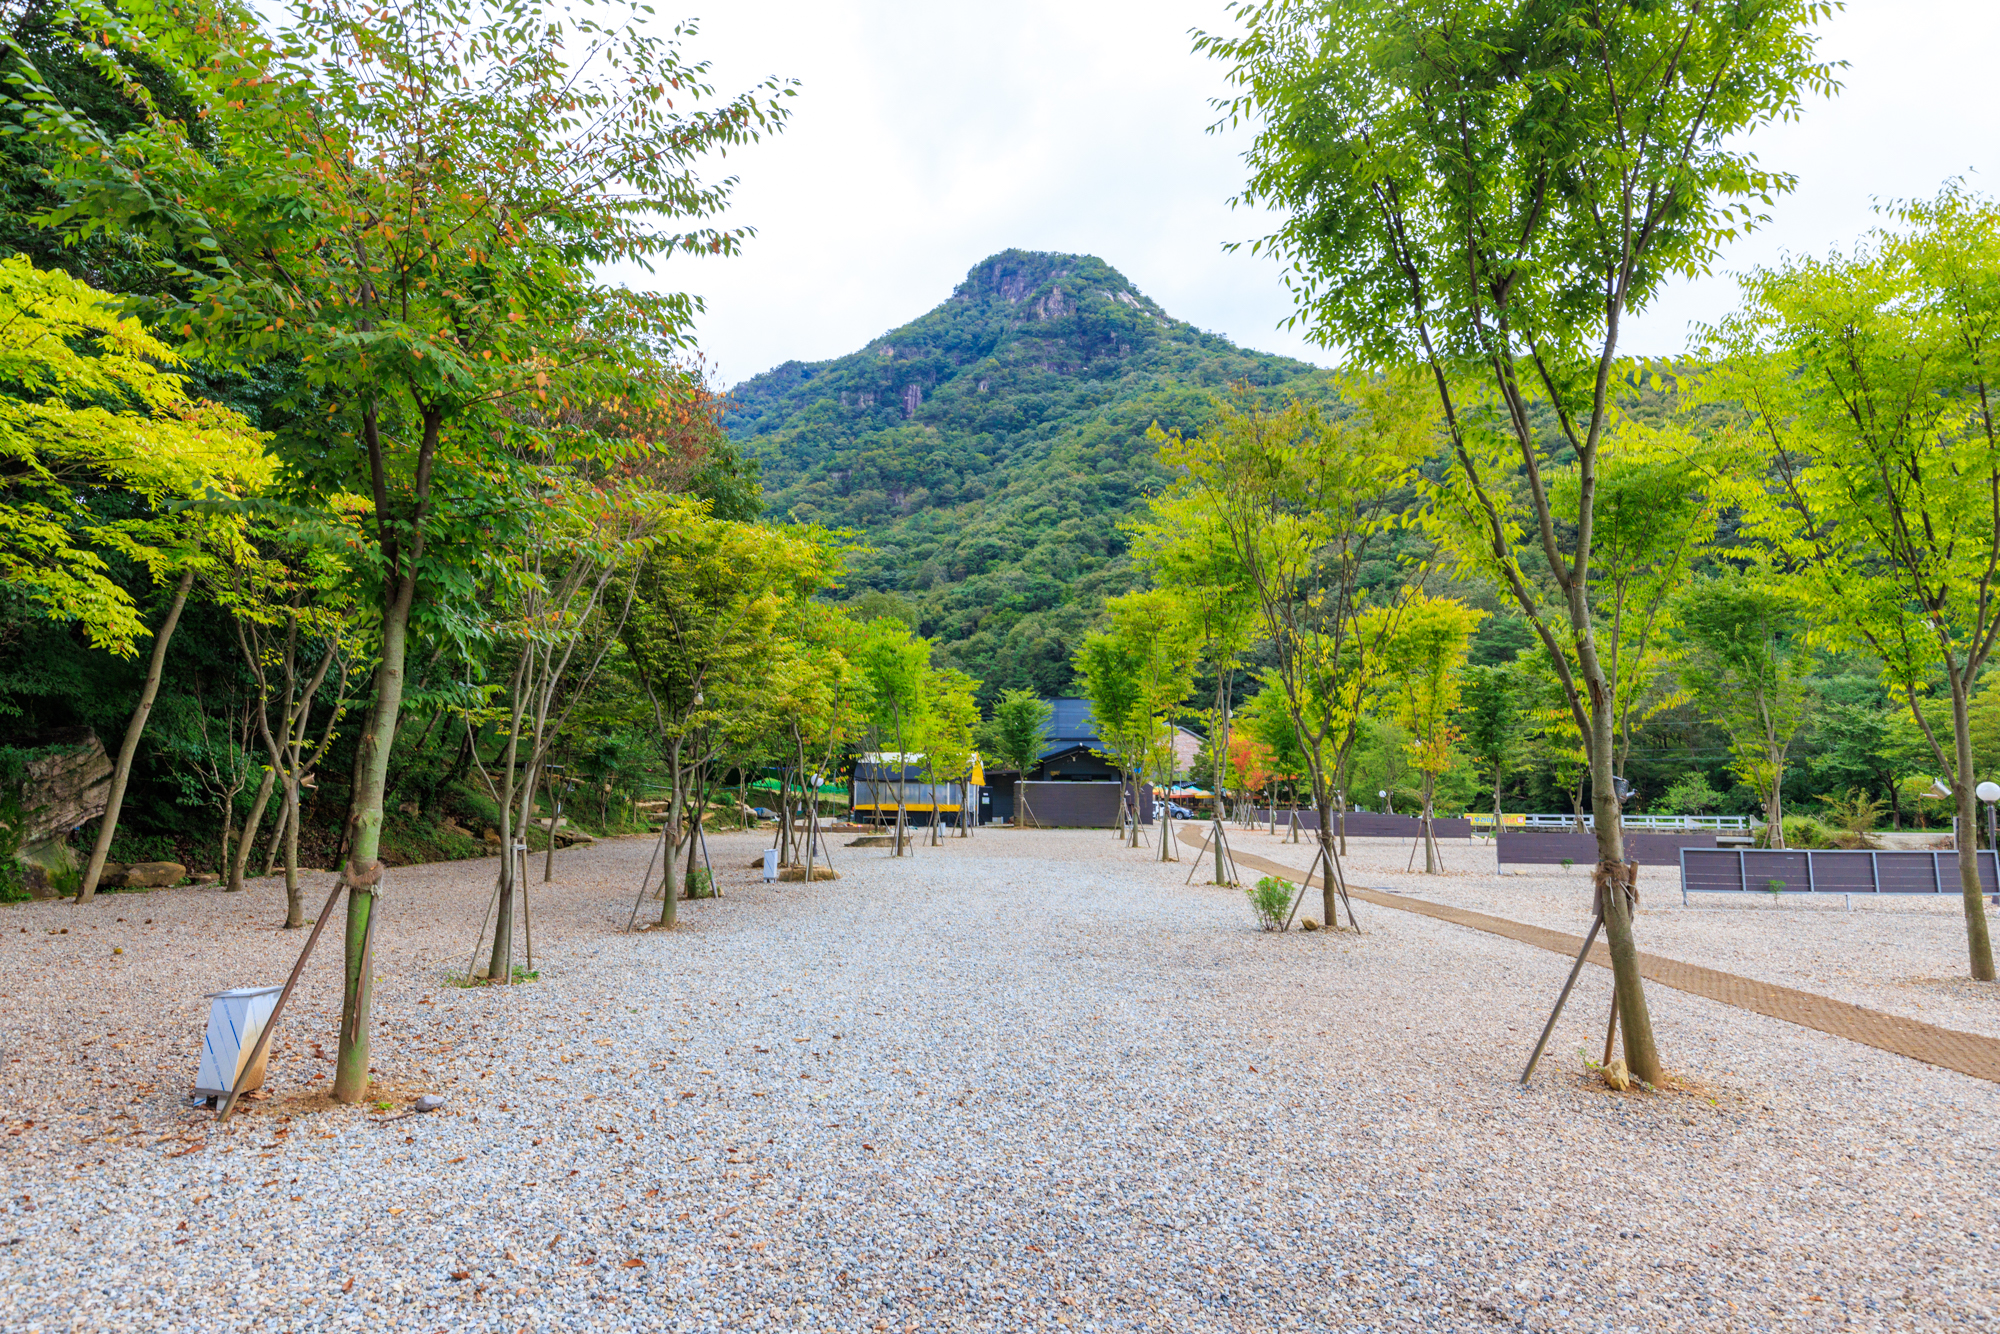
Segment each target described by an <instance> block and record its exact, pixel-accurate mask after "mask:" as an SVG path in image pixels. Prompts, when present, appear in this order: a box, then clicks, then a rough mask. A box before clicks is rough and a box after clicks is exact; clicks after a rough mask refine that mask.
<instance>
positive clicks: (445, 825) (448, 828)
mask: <svg viewBox="0 0 2000 1334" xmlns="http://www.w3.org/2000/svg"><path fill="white" fill-rule="evenodd" d="M438 828H440V829H442V830H444V832H445V833H447V834H456V835H458V836H459V837H460V838H469V839H473V840H474V841H477V840H478V835H476V834H474V833H473V832H472V831H471V830H470V829H467V828H466V827H465V826H464V825H462V824H460V823H459V822H458V821H456V820H440V821H438Z"/></svg>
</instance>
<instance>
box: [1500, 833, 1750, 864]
mask: <svg viewBox="0 0 2000 1334" xmlns="http://www.w3.org/2000/svg"><path fill="white" fill-rule="evenodd" d="M1495 842H1496V843H1497V845H1498V847H1499V852H1498V856H1499V859H1500V864H1501V865H1502V866H1509V865H1512V866H1559V865H1561V864H1562V863H1563V862H1565V861H1567V862H1571V863H1573V864H1575V865H1577V866H1595V865H1597V837H1596V836H1595V835H1594V834H1578V833H1574V832H1572V833H1566V834H1565V833H1558V832H1556V831H1555V830H1543V829H1528V830H1514V829H1503V830H1502V831H1501V832H1500V836H1499V838H1498V839H1496V840H1495ZM1714 847H1715V835H1714V834H1697V833H1692V832H1690V833H1684V834H1638V833H1627V834H1626V835H1625V855H1626V856H1627V857H1629V858H1631V859H1632V860H1633V861H1635V862H1637V863H1639V865H1641V866H1679V865H1680V864H1681V849H1683V848H1689V849H1710V850H1712V849H1713V848H1714ZM1732 855H1733V854H1732ZM1732 874H1733V872H1732Z"/></svg>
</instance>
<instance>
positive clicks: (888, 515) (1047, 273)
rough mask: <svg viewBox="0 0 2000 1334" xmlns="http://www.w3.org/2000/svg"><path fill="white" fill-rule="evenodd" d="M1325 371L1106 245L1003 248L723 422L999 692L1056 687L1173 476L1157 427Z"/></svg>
mask: <svg viewBox="0 0 2000 1334" xmlns="http://www.w3.org/2000/svg"><path fill="white" fill-rule="evenodd" d="M1321 374H1322V372H1320V371H1318V370H1317V369H1316V368H1314V367H1312V366H1310V365H1307V364H1306V363H1305V362H1301V361H1294V360H1292V359H1290V358H1287V357H1276V356H1267V355H1264V354H1262V353H1257V352H1246V351H1244V350H1243V349H1241V348H1239V347H1237V346H1236V345H1234V344H1233V343H1231V342H1229V340H1227V339H1225V338H1220V337H1217V336H1216V335H1214V334H1208V333H1203V332H1201V331H1200V330H1198V329H1196V328H1194V327H1193V326H1191V325H1188V324H1184V323H1182V322H1181V321H1179V320H1176V319H1174V318H1172V317H1171V316H1169V315H1168V314H1167V313H1166V312H1165V311H1164V310H1162V309H1161V308H1160V307H1159V305H1158V304H1156V303H1155V302H1153V301H1152V300H1150V299H1149V298H1148V297H1146V296H1145V294H1143V293H1141V292H1139V291H1137V290H1136V289H1134V288H1133V286H1132V284H1131V283H1129V282H1127V281H1126V279H1125V278H1124V276H1123V275H1122V274H1120V273H1119V272H1118V271H1117V270H1116V269H1114V268H1112V267H1111V266H1110V265H1108V264H1106V263H1105V262H1104V261H1102V260H1100V259H1097V258H1094V257H1093V256H1089V255H1054V254H1042V253H1036V252H1030V251H1023V250H1009V251H1006V252H1004V253H1002V254H998V255H995V256H993V257H992V258H990V259H987V260H985V261H983V262H981V263H980V264H978V265H977V266H975V267H974V268H973V270H972V272H971V273H969V274H967V275H966V279H965V281H964V282H963V283H962V284H960V285H959V287H958V290H957V291H955V292H954V293H952V296H951V299H950V300H948V301H946V302H945V303H944V304H942V305H940V306H938V307H936V308H935V309H933V310H932V311H930V312H929V313H928V314H926V315H924V316H922V317H920V318H919V319H917V320H914V321H912V322H911V323H909V324H906V325H904V326H903V327H902V328H900V329H896V330H893V331H891V332H889V333H887V334H884V335H883V336H882V337H881V338H879V339H877V340H875V341H874V342H872V343H870V344H869V345H868V346H867V347H865V348H863V349H862V350H861V351H859V352H855V353H852V354H850V355H848V356H845V357H841V358H838V359H837V360H834V361H823V362H816V363H812V364H807V363H803V362H796V361H793V362H787V363H785V364H784V365H782V366H779V367H777V368H775V369H773V370H771V371H767V372H766V373H764V374H762V375H759V376H757V377H756V378H754V379H752V380H749V381H746V382H745V383H743V384H741V385H738V386H737V387H736V389H735V390H734V392H733V398H734V407H733V410H732V412H731V415H730V416H729V417H728V419H727V422H728V427H729V432H730V434H731V435H732V436H733V437H734V438H735V439H736V440H737V441H738V443H739V444H740V445H741V446H742V448H743V449H744V452H745V453H746V454H748V455H750V456H752V457H755V458H756V459H757V460H758V462H759V465H760V466H761V468H762V470H763V481H764V494H765V499H766V502H767V505H768V508H769V511H770V513H771V514H772V515H773V517H783V516H786V515H790V516H792V517H794V518H796V519H799V520H801V521H812V522H817V523H824V524H829V525H833V526H837V527H847V528H853V529H857V530H859V531H860V532H862V533H864V534H865V535H866V539H867V541H868V542H869V544H870V545H871V546H873V547H875V548H876V550H875V551H874V552H872V553H871V554H869V555H867V556H865V557H863V558H861V560H860V561H859V562H858V563H857V565H856V567H855V571H854V574H853V577H852V578H851V579H850V580H849V585H848V586H849V590H850V592H851V594H852V595H854V596H857V597H861V596H870V595H872V597H871V600H873V601H885V600H886V598H887V597H894V598H896V599H898V600H900V601H901V602H902V603H904V604H906V605H907V607H908V609H909V610H910V612H911V613H913V615H914V618H915V620H916V622H917V628H918V630H919V631H920V632H921V633H923V634H925V635H928V636H930V637H932V638H933V639H935V640H937V641H938V642H939V643H940V644H942V645H943V646H944V652H945V656H946V657H947V658H948V659H949V660H951V661H952V662H953V663H954V665H957V666H960V667H963V668H964V669H965V670H966V671H969V672H971V673H972V674H973V675H975V676H978V677H980V678H981V679H982V680H983V681H985V682H986V691H985V694H986V695H987V697H989V698H990V697H991V696H992V695H993V694H996V693H998V691H1000V690H1002V689H1007V688H1011V687H1017V686H1026V687H1030V688H1033V689H1036V690H1039V691H1041V692H1042V693H1044V694H1045V695H1060V694H1065V693H1068V691H1069V686H1070V681H1071V674H1070V666H1069V659H1070V654H1071V653H1072V652H1073V651H1074V649H1075V646H1076V644H1077V641H1078V640H1079V639H1080V638H1081V637H1082V635H1083V633H1084V632H1085V631H1086V630H1087V629H1088V628H1089V627H1090V623H1091V621H1092V620H1093V618H1094V617H1095V616H1096V614H1097V609H1098V606H1099V605H1100V603H1101V602H1102V600H1103V598H1104V597H1105V596H1106V595H1107V594H1111V593H1118V592H1122V591H1123V590H1124V589H1125V588H1126V586H1127V585H1128V583H1129V578H1130V574H1129V567H1128V565H1127V562H1126V557H1125V543H1124V540H1123V536H1122V534H1120V533H1119V531H1118V523H1119V521H1120V520H1121V519H1123V518H1125V517H1126V516H1127V515H1128V514H1130V513H1131V512H1132V511H1133V510H1134V508H1135V507H1136V506H1137V505H1138V504H1139V503H1140V501H1141V500H1142V499H1143V497H1145V496H1146V495H1147V494H1149V493H1151V492H1153V491H1156V490H1158V489H1159V487H1160V486H1161V485H1162V484H1163V482H1164V480H1165V479H1164V476H1163V474H1162V473H1161V472H1160V470H1159V469H1157V468H1156V467H1155V466H1154V465H1153V462H1152V451H1151V449H1150V447H1149V446H1148V445H1147V443H1146V429H1147V427H1148V426H1150V425H1151V424H1152V423H1153V422H1155V421H1158V422H1159V423H1161V424H1162V425H1164V426H1168V427H1176V426H1177V427H1179V428H1181V429H1182V430H1190V431H1191V430H1196V429H1199V427H1200V426H1201V424H1202V423H1203V422H1204V421H1205V420H1206V418H1207V416H1208V413H1209V406H1208V405H1209V401H1210V396H1211V395H1212V394H1214V393H1216V392H1218V391H1222V390H1225V389H1227V388H1228V387H1229V386H1230V385H1232V384H1238V383H1242V384H1248V385H1251V386H1256V387H1259V388H1263V389H1280V390H1282V389H1284V388H1287V387H1291V386H1294V385H1296V386H1297V387H1298V388H1300V389H1304V388H1305V387H1306V382H1307V381H1308V380H1310V379H1311V378H1313V377H1317V376H1319V375H1321Z"/></svg>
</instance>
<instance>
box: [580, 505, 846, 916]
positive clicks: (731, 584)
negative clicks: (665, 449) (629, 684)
mask: <svg viewBox="0 0 2000 1334" xmlns="http://www.w3.org/2000/svg"><path fill="white" fill-rule="evenodd" d="M678 506H679V509H680V513H679V514H677V515H675V516H673V517H671V518H664V519H662V520H661V521H660V522H659V524H658V528H657V530H656V532H655V535H654V539H653V541H652V543H651V546H650V549H649V551H648V553H647V556H646V559H645V562H644V564H643V565H642V566H641V567H640V569H639V571H638V573H637V576H636V578H635V580H634V586H633V587H632V588H631V589H629V590H626V592H625V593H624V594H623V595H622V596H621V599H620V600H626V599H629V600H630V602H631V608H632V609H631V611H630V613H628V614H627V615H626V617H625V621H624V625H623V627H622V629H621V630H620V632H619V637H620V639H621V640H622V641H623V644H624V648H625V658H626V661H627V662H629V663H630V664H631V667H632V670H633V672H634V674H635V675H636V676H637V678H638V682H639V685H640V688H641V689H642V690H643V691H644V692H645V696H646V701H647V703H648V705H649V706H650V707H651V709H652V713H653V721H654V726H655V728H656V729H657V735H658V736H659V738H660V748H661V751H662V753H663V754H664V756H665V758H666V762H667V773H668V778H669V781H670V784H671V789H672V790H671V792H670V794H669V804H668V817H667V822H666V827H665V830H664V831H663V834H662V840H663V842H664V843H665V844H666V845H667V846H668V848H669V851H668V853H667V862H666V864H667V867H668V870H669V874H668V875H667V876H666V878H665V882H664V892H663V896H662V903H661V907H660V919H659V925H660V927H661V928H663V929H666V928H671V927H673V926H674V925H675V924H676V923H677V922H678V921H679V918H680V910H679V893H678V892H677V891H676V889H675V888H674V885H673V876H672V874H671V871H672V868H673V866H674V864H675V858H676V857H677V856H678V855H679V854H680V852H681V851H682V850H683V849H685V850H686V852H687V855H688V857H689V858H690V868H692V864H693V863H692V859H693V858H694V857H695V856H696V850H697V845H698V834H699V832H700V826H699V820H700V814H699V812H698V811H697V810H694V809H693V808H694V806H695V805H696V804H697V803H698V802H699V801H700V800H701V799H702V796H703V785H702V782H701V780H702V775H703V772H704V769H705V767H706V765H707V764H708V763H709V761H710V760H711V759H712V758H713V757H714V756H715V755H717V754H720V753H722V752H723V751H724V750H726V749H727V748H728V747H729V746H730V744H731V741H732V733H733V732H737V733H740V729H741V728H742V726H743V721H744V719H746V718H747V717H751V716H755V715H757V714H758V713H759V711H760V710H762V709H764V707H765V704H766V701H767V699H768V697H769V691H770V688H771V677H772V673H773V672H774V671H775V669H776V666H777V664H778V663H779V661H780V659H779V658H778V657H777V656H776V655H774V654H772V653H771V652H770V645H771V641H772V639H773V637H774V635H776V634H777V633H778V632H779V630H780V629H781V627H783V626H784V625H785V624H786V623H787V621H788V619H789V618H791V617H792V616H793V615H794V614H795V613H794V608H795V606H796V604H797V603H799V602H801V601H803V600H804V599H805V598H807V597H809V596H811V595H813V594H815V593H818V592H820V591H822V590H824V589H825V588H826V587H827V586H828V585H829V584H830V583H831V582H832V579H833V576H834V572H835V567H836V565H837V563H838V560H839V555H838V550H839V549H838V547H837V546H836V545H835V544H834V543H832V542H831V541H830V540H828V539H827V538H826V537H825V535H824V534H821V533H818V532H817V531H816V530H813V529H808V528H792V529H775V530H774V529H770V528H764V527H761V526H759V525H756V524H747V523H733V522H730V521H728V520H725V519H713V518H709V517H708V516H707V515H705V514H703V513H702V512H701V508H700V506H699V505H698V504H697V503H695V502H690V501H687V500H685V499H683V500H681V501H679V502H678Z"/></svg>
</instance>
